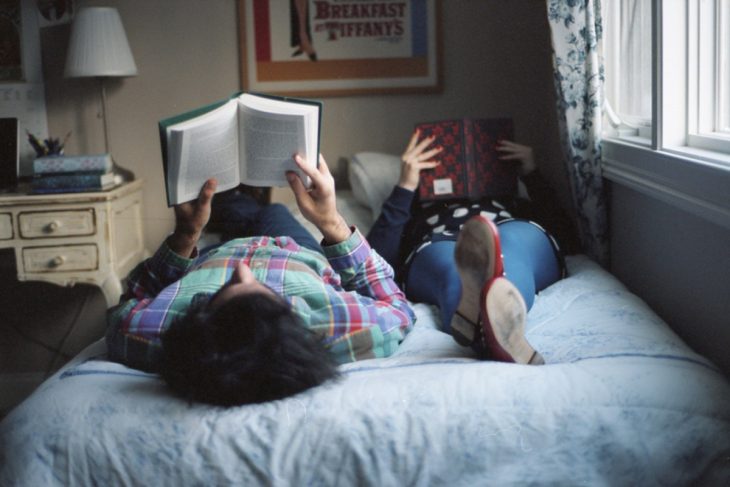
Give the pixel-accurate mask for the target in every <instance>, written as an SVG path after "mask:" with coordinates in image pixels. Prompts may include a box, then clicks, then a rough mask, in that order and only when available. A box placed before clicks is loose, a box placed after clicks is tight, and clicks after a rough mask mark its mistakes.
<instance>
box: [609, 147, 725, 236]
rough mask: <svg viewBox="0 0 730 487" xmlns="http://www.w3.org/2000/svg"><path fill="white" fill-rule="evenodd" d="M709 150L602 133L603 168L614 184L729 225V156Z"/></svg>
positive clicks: (717, 222)
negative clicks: (652, 143) (654, 147)
mask: <svg viewBox="0 0 730 487" xmlns="http://www.w3.org/2000/svg"><path fill="white" fill-rule="evenodd" d="M709 152H710V151H702V150H700V149H684V148H683V149H682V150H678V149H674V150H671V151H670V150H663V151H657V150H652V149H651V148H649V147H647V146H645V145H643V144H642V145H639V144H637V143H630V142H629V141H627V140H625V139H615V138H609V139H604V141H603V174H604V177H606V178H607V179H608V180H610V181H612V182H614V183H616V184H621V185H623V186H626V187H629V188H632V189H634V190H636V191H639V192H641V193H644V194H646V195H649V196H652V197H654V198H657V199H659V200H661V201H664V202H665V203H668V204H671V205H674V206H676V207H678V208H680V209H683V210H685V211H689V212H690V213H693V214H695V215H697V216H699V217H701V218H704V219H706V220H709V221H711V222H713V223H715V224H717V225H721V226H723V227H726V228H730V191H728V188H730V157H728V161H725V160H724V155H718V154H717V153H709ZM708 153H709V154H708ZM710 155H711V156H712V157H710Z"/></svg>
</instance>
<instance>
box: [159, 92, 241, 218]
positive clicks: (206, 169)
mask: <svg viewBox="0 0 730 487" xmlns="http://www.w3.org/2000/svg"><path fill="white" fill-rule="evenodd" d="M236 112H237V106H236V103H235V102H230V103H226V104H224V105H222V106H220V107H218V108H216V109H215V110H212V111H210V112H208V113H206V114H204V115H202V116H200V117H197V118H194V119H190V120H186V121H184V122H181V123H179V124H175V125H172V126H170V127H169V128H168V148H167V151H168V152H167V153H168V160H169V161H179V165H175V164H171V165H170V166H169V167H168V188H170V190H171V193H170V198H171V203H172V204H177V203H180V202H184V201H190V200H193V199H195V198H197V197H198V194H199V193H200V189H201V188H202V187H203V184H204V183H205V181H206V180H208V179H209V178H216V179H217V180H218V189H217V192H221V191H225V190H228V189H231V188H235V187H236V186H238V184H239V182H240V180H239V177H240V175H239V167H238V137H237V134H238V129H237V121H236Z"/></svg>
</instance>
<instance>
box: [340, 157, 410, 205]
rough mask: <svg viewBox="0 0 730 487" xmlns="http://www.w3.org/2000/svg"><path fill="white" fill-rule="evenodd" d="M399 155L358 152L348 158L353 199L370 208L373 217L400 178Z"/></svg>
mask: <svg viewBox="0 0 730 487" xmlns="http://www.w3.org/2000/svg"><path fill="white" fill-rule="evenodd" d="M400 165H401V160H400V157H399V156H394V155H391V154H383V153H380V152H358V153H357V154H355V155H354V156H352V157H351V158H350V164H349V166H348V171H347V175H348V179H349V181H350V188H352V194H353V197H354V198H355V200H357V202H358V203H360V204H361V205H363V206H365V207H367V208H369V209H370V211H371V212H372V214H373V219H375V218H377V217H378V215H380V208H381V207H382V206H383V203H384V202H385V200H386V199H387V198H388V196H390V193H391V192H392V191H393V187H394V186H395V185H396V184H398V179H399V178H400Z"/></svg>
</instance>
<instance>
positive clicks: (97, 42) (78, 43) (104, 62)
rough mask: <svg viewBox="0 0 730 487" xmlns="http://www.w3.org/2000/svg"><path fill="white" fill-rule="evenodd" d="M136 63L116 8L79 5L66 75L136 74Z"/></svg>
mask: <svg viewBox="0 0 730 487" xmlns="http://www.w3.org/2000/svg"><path fill="white" fill-rule="evenodd" d="M136 74H137V65H136V64H135V63H134V58H133V57H132V51H131V50H130V49H129V43H128V42H127V35H126V34H125V33H124V27H123V26H122V20H121V18H120V17H119V12H117V9H115V8H111V7H87V8H82V9H79V11H78V12H77V13H76V17H75V18H74V22H73V26H72V27H71V39H70V40H69V45H68V55H67V57H66V70H65V76H66V77H81V76H134V75H136Z"/></svg>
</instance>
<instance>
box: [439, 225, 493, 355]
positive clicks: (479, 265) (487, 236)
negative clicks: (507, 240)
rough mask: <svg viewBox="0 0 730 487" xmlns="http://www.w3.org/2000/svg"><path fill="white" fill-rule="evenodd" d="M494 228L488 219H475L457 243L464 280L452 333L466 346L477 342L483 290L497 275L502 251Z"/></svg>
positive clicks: (457, 256) (466, 226) (461, 233)
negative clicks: (499, 253) (496, 270)
mask: <svg viewBox="0 0 730 487" xmlns="http://www.w3.org/2000/svg"><path fill="white" fill-rule="evenodd" d="M493 225H494V224H493V223H492V222H491V221H489V220H487V219H486V218H484V217H474V218H472V219H470V220H469V221H467V222H466V223H464V225H463V226H462V228H461V231H460V232H459V237H458V239H457V241H456V250H455V252H454V260H455V261H456V270H457V271H458V273H459V277H460V279H461V298H460V300H459V304H458V306H457V307H456V310H457V311H456V313H455V314H454V317H453V318H452V320H451V329H452V335H453V336H454V339H455V340H456V341H457V342H458V343H459V344H461V345H464V346H468V345H470V344H471V343H473V341H474V339H475V338H476V337H475V336H474V335H475V332H476V329H477V323H479V313H480V310H481V307H482V302H481V295H482V289H483V288H484V286H485V285H486V284H487V282H488V280H491V279H492V277H494V275H495V260H496V259H495V255H497V253H498V252H500V249H499V242H498V240H497V241H496V242H495V240H496V239H495V235H497V233H496V230H495V229H494V228H493ZM485 246H486V252H485V250H484V249H485ZM499 267H500V269H499V273H500V275H501V273H502V270H501V266H499ZM453 331H456V332H457V333H453ZM459 335H461V336H459Z"/></svg>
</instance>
